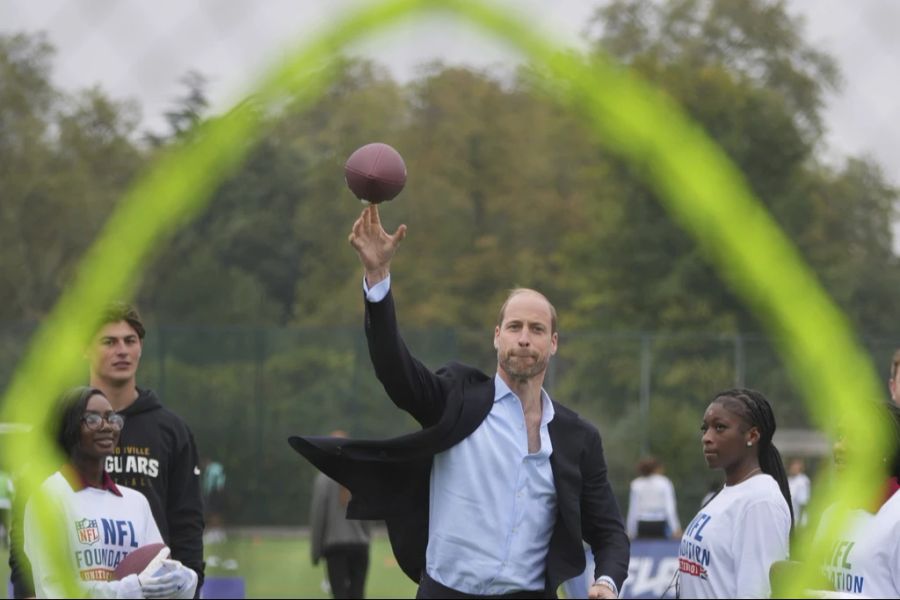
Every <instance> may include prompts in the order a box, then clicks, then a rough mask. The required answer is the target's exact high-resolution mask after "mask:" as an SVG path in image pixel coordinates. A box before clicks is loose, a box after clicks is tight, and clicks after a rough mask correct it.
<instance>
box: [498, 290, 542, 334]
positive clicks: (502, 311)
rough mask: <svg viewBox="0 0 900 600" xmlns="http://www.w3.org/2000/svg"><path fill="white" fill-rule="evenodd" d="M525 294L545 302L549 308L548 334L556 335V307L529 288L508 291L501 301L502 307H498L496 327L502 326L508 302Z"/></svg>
mask: <svg viewBox="0 0 900 600" xmlns="http://www.w3.org/2000/svg"><path fill="white" fill-rule="evenodd" d="M525 292H531V293H534V294H537V295H538V296H540V297H541V298H543V299H544V300H546V301H547V306H549V307H550V333H556V328H557V326H556V307H555V306H553V303H552V302H550V300H548V299H547V296H545V295H543V294H542V293H540V292H539V291H537V290H533V289H531V288H513V289H511V290H509V295H508V296H507V297H506V300H504V301H503V306H501V307H500V314H499V315H498V317H497V326H500V325H503V317H505V316H506V305H507V304H509V301H510V300H512V299H513V297H514V296H518V295H519V294H524V293H525Z"/></svg>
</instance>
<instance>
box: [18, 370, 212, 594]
mask: <svg viewBox="0 0 900 600" xmlns="http://www.w3.org/2000/svg"><path fill="white" fill-rule="evenodd" d="M60 409H61V410H60V414H61V419H60V421H59V422H58V424H57V442H58V444H59V448H60V450H61V451H62V452H63V455H64V456H65V459H66V462H65V463H64V464H63V465H62V467H61V468H60V469H59V470H58V471H57V472H56V473H54V474H53V475H51V476H50V477H48V478H47V479H46V481H44V483H43V485H42V486H41V487H40V489H39V490H38V493H37V494H36V495H34V496H33V497H32V498H31V499H30V500H29V501H28V504H27V505H26V507H25V526H24V534H25V554H26V555H27V557H28V559H29V560H30V561H31V566H32V572H33V575H34V587H35V593H36V595H37V597H38V598H62V597H65V595H66V594H65V588H64V587H63V586H62V581H63V580H64V578H70V577H72V576H74V577H75V578H76V581H77V582H78V584H79V585H80V586H81V587H82V589H83V591H84V594H86V595H88V596H89V597H94V598H193V596H194V591H195V589H196V586H197V575H196V573H194V571H192V570H191V569H189V568H187V567H185V566H183V565H182V564H181V563H179V562H177V561H172V560H167V559H165V557H166V556H168V549H164V550H163V551H162V552H160V555H159V556H158V557H157V560H154V561H153V562H152V563H151V564H152V565H153V567H152V572H149V571H151V568H150V567H148V568H147V569H145V571H144V572H142V573H140V574H137V575H128V576H126V577H124V578H123V579H122V580H121V581H112V576H113V573H114V571H115V568H116V566H117V565H118V564H119V563H120V562H121V561H122V559H123V558H125V556H127V555H128V553H129V552H131V551H132V550H134V549H136V548H139V547H141V546H144V545H147V544H152V543H157V542H162V536H161V535H160V533H159V528H158V527H157V526H156V522H155V521H154V520H153V514H152V513H151V511H150V505H149V503H148V502H147V499H146V498H145V497H144V496H143V495H142V494H141V493H139V492H137V491H135V490H133V489H131V488H128V487H125V486H117V485H116V484H115V483H114V482H113V480H112V478H111V477H110V476H109V474H108V473H107V472H106V469H105V463H106V459H107V457H110V456H112V455H113V453H114V452H115V449H116V445H117V443H118V441H119V432H120V431H121V430H122V425H123V424H124V419H123V417H122V416H121V415H120V414H118V413H116V412H115V411H113V409H112V405H111V404H110V403H109V400H107V398H106V397H105V396H104V395H103V392H101V391H100V390H98V389H96V388H90V387H78V388H74V389H72V390H69V391H68V392H66V393H65V394H64V395H63V397H62V399H61V406H60ZM42 498H46V499H47V500H49V506H52V507H54V508H55V509H56V510H57V511H58V512H59V514H60V515H61V517H62V521H61V523H62V525H63V527H64V530H63V531H52V532H46V533H47V535H49V536H52V537H51V538H50V539H49V540H40V539H39V537H38V534H37V527H38V520H39V519H40V517H39V515H38V509H37V506H36V504H37V501H38V500H40V499H42ZM42 541H43V542H44V543H42ZM45 543H46V544H47V545H45ZM49 543H52V544H53V545H58V544H60V543H64V544H65V546H64V547H65V549H66V555H67V557H68V559H69V561H70V565H71V570H70V571H69V573H61V572H59V571H58V570H57V569H56V565H55V564H54V563H53V561H52V560H51V558H50V557H49V556H48V555H47V552H46V549H47V546H48V545H49Z"/></svg>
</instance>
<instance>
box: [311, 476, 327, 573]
mask: <svg viewBox="0 0 900 600" xmlns="http://www.w3.org/2000/svg"><path fill="white" fill-rule="evenodd" d="M327 487H328V478H327V477H326V476H325V475H323V474H322V473H319V474H318V475H316V480H315V482H313V494H312V502H311V503H310V506H309V552H310V558H311V559H312V564H313V565H317V564H319V560H320V559H321V558H322V550H323V549H324V546H325V522H326V520H327V519H328V489H327Z"/></svg>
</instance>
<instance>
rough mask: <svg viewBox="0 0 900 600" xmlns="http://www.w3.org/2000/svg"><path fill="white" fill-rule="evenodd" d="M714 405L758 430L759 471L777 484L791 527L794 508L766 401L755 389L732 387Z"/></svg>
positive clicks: (769, 408)
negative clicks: (787, 511) (786, 508)
mask: <svg viewBox="0 0 900 600" xmlns="http://www.w3.org/2000/svg"><path fill="white" fill-rule="evenodd" d="M729 400H731V402H729ZM714 402H723V403H725V404H727V405H728V408H729V410H733V411H734V412H735V413H736V414H737V415H738V416H740V417H741V418H742V419H744V421H746V422H747V423H749V424H750V425H751V426H752V427H756V428H757V429H758V430H759V468H760V470H762V472H763V473H766V474H768V475H771V476H772V478H773V479H775V481H776V482H778V487H779V488H780V489H781V495H782V496H784V499H785V500H786V501H787V505H788V510H789V511H790V513H791V526H792V527H793V524H794V508H793V505H792V503H791V490H790V488H789V487H788V478H787V473H786V472H785V470H784V462H782V460H781V453H779V452H778V448H776V447H775V444H773V443H772V436H773V435H774V434H775V413H773V412H772V406H771V405H770V404H769V401H768V400H766V397H765V396H763V395H762V394H761V393H759V392H757V391H756V390H750V389H746V388H735V389H731V390H725V391H724V392H719V393H718V394H716V398H715V400H714Z"/></svg>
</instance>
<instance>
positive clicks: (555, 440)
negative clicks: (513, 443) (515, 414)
mask: <svg viewBox="0 0 900 600" xmlns="http://www.w3.org/2000/svg"><path fill="white" fill-rule="evenodd" d="M553 406H554V410H555V414H554V417H553V420H552V421H550V423H549V424H548V425H547V432H548V433H549V435H550V443H551V444H552V445H553V453H552V454H551V455H550V466H551V468H552V469H553V481H554V483H555V484H556V502H557V505H558V507H559V512H560V514H561V515H562V519H563V523H564V524H565V526H566V529H567V530H568V532H569V534H570V535H571V536H572V537H573V538H575V539H577V540H579V541H580V540H581V507H580V505H579V497H580V491H581V469H580V467H579V464H578V462H579V455H580V448H581V438H582V435H581V433H582V432H581V430H580V428H578V427H574V426H573V425H574V423H572V417H570V416H569V415H567V414H565V412H566V411H565V409H563V410H560V407H559V405H558V404H556V403H555V402H554V403H553Z"/></svg>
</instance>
